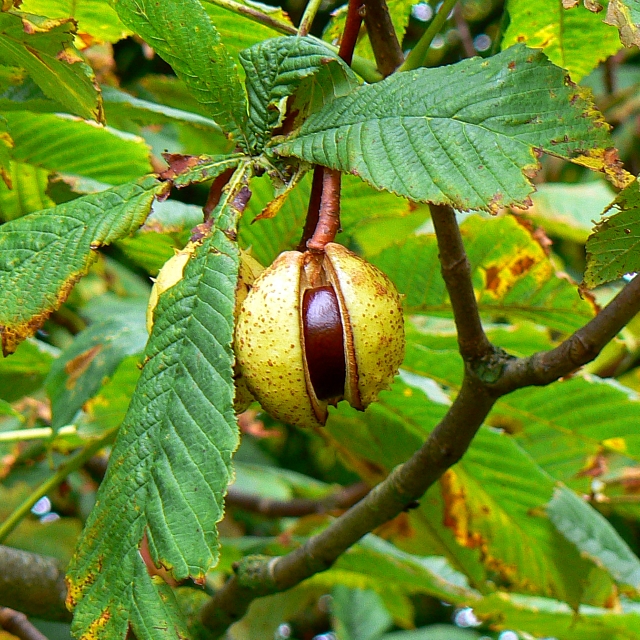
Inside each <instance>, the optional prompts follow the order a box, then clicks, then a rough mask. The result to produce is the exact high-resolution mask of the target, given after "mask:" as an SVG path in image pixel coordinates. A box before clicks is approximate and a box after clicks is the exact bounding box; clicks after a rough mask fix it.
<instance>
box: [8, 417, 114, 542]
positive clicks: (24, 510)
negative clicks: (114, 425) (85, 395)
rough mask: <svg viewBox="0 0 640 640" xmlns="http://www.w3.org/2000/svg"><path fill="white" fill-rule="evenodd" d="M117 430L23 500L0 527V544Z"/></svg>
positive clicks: (70, 462)
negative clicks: (44, 498) (39, 502)
mask: <svg viewBox="0 0 640 640" xmlns="http://www.w3.org/2000/svg"><path fill="white" fill-rule="evenodd" d="M116 432H117V429H112V430H111V431H109V432H107V433H106V434H105V435H103V436H102V437H101V438H98V439H97V440H94V441H93V442H91V443H89V444H88V445H87V446H86V447H85V448H84V449H82V450H81V451H80V452H79V453H77V454H76V455H75V456H73V457H72V458H71V459H70V460H69V461H68V462H66V463H65V464H63V465H62V466H61V467H60V468H59V469H58V470H57V471H56V472H55V473H54V474H53V475H52V476H51V477H50V478H47V479H46V480H45V481H44V482H43V483H42V484H40V485H39V486H38V487H37V488H36V489H35V490H34V491H32V492H31V494H30V495H29V496H28V497H27V498H26V499H25V500H24V502H23V503H22V504H20V505H19V506H18V508H17V509H15V510H14V512H13V513H12V514H11V515H10V516H9V517H8V518H7V519H6V520H5V521H4V522H3V523H2V524H1V525H0V542H3V541H4V540H5V539H6V538H7V536H8V535H9V534H10V533H11V532H12V531H13V530H14V529H15V528H16V527H17V526H18V525H19V524H20V521H21V520H22V519H23V518H24V517H25V516H26V515H27V514H28V513H29V511H30V510H31V507H33V505H34V504H35V503H36V502H38V500H40V498H42V496H44V495H46V494H47V493H49V492H50V491H51V490H52V489H55V487H57V486H58V485H59V484H60V483H61V482H62V481H63V480H64V479H65V478H66V477H67V476H68V475H69V474H70V473H71V472H72V471H75V470H76V469H79V468H80V467H81V466H82V465H83V464H84V463H85V462H87V460H89V458H91V457H92V456H93V455H95V454H96V453H97V452H98V451H100V449H102V448H103V447H106V446H107V445H108V444H109V443H110V442H111V441H112V440H113V439H114V438H115V435H116Z"/></svg>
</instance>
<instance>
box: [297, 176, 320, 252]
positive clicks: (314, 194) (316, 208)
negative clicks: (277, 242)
mask: <svg viewBox="0 0 640 640" xmlns="http://www.w3.org/2000/svg"><path fill="white" fill-rule="evenodd" d="M323 175H324V167H321V166H319V165H316V166H315V167H314V168H313V182H312V183H311V195H310V196H309V208H308V209H307V221H306V222H305V225H304V230H303V231H302V238H301V239H300V244H299V245H298V251H305V250H306V248H307V242H308V241H309V240H310V239H311V236H313V232H314V231H315V229H316V226H317V225H318V220H319V218H320V201H321V199H322V183H323Z"/></svg>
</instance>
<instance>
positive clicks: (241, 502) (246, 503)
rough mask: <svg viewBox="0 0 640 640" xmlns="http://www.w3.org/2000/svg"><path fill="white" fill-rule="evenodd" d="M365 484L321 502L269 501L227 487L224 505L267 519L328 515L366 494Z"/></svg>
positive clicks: (347, 506) (304, 500) (346, 488)
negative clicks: (318, 514)
mask: <svg viewBox="0 0 640 640" xmlns="http://www.w3.org/2000/svg"><path fill="white" fill-rule="evenodd" d="M369 488H370V487H369V485H368V484H367V483H366V482H357V483H356V484H353V485H351V486H350V487H345V488H343V489H341V490H340V491H337V492H336V493H334V494H332V495H329V496H327V497H325V498H322V499H321V500H310V499H304V498H294V499H293V500H271V499H269V498H263V497H262V496H257V495H251V494H246V493H243V492H242V491H238V490H237V489H235V488H234V487H229V491H228V492H227V498H226V503H227V505H229V506H233V507H238V508H240V509H244V510H245V511H251V512H253V513H259V514H260V515H262V516H266V517H267V518H301V517H302V516H308V515H311V514H314V513H328V512H330V511H334V510H336V509H348V508H349V507H351V506H352V505H354V504H355V503H356V502H358V500H361V499H362V498H363V497H364V496H365V495H366V494H367V493H368V492H369Z"/></svg>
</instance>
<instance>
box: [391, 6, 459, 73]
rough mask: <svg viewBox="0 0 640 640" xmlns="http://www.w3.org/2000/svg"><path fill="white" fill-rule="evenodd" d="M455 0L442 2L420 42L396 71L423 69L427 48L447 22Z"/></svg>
mask: <svg viewBox="0 0 640 640" xmlns="http://www.w3.org/2000/svg"><path fill="white" fill-rule="evenodd" d="M456 2H457V0H444V2H443V3H442V6H441V7H440V11H438V13H437V14H436V16H435V18H434V19H433V20H432V21H431V24H430V25H429V27H428V28H427V30H426V31H425V32H424V33H423V34H422V37H421V38H420V40H418V43H417V44H416V46H415V47H413V49H412V50H411V53H410V54H409V55H408V56H407V59H406V60H405V61H404V63H403V64H402V65H401V66H400V68H399V69H398V71H412V70H413V69H418V68H420V67H424V65H425V63H426V61H427V54H428V53H429V47H431V43H432V42H433V39H434V38H435V37H436V36H437V35H438V33H440V30H441V29H442V27H443V25H444V23H445V22H446V21H447V18H448V17H449V14H450V13H451V11H452V10H453V7H454V6H455V4H456Z"/></svg>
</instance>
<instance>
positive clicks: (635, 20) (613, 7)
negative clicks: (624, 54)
mask: <svg viewBox="0 0 640 640" xmlns="http://www.w3.org/2000/svg"><path fill="white" fill-rule="evenodd" d="M605 22H606V23H607V24H610V25H613V26H614V27H618V29H619V31H620V40H622V43H623V44H624V46H625V47H631V46H633V45H634V44H635V45H636V46H640V7H638V3H637V2H636V1H635V0H609V5H608V7H607V17H606V19H605Z"/></svg>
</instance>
